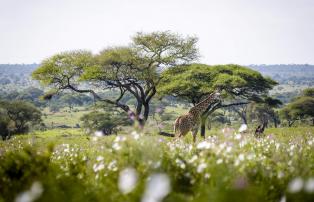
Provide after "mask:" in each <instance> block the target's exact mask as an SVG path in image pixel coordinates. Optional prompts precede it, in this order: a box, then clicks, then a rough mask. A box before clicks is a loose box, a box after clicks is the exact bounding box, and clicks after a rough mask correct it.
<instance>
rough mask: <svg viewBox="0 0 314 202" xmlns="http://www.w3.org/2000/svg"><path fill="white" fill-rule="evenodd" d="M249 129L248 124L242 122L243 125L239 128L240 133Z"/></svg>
mask: <svg viewBox="0 0 314 202" xmlns="http://www.w3.org/2000/svg"><path fill="white" fill-rule="evenodd" d="M246 130H247V125H246V124H242V125H241V126H240V128H239V133H242V132H244V131H246Z"/></svg>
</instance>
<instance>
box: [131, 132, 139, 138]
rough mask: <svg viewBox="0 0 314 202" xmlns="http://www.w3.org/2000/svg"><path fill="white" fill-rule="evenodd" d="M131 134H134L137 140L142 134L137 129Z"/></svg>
mask: <svg viewBox="0 0 314 202" xmlns="http://www.w3.org/2000/svg"><path fill="white" fill-rule="evenodd" d="M131 135H132V136H133V138H134V139H135V140H138V139H139V138H140V134H139V133H138V132H136V131H133V132H132V133H131Z"/></svg>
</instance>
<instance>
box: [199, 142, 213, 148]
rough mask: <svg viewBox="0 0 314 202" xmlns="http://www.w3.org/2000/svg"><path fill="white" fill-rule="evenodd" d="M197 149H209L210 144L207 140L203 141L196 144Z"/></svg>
mask: <svg viewBox="0 0 314 202" xmlns="http://www.w3.org/2000/svg"><path fill="white" fill-rule="evenodd" d="M196 148H197V149H209V148H211V144H210V143H209V142H207V141H203V142H200V143H198V144H197V146H196Z"/></svg>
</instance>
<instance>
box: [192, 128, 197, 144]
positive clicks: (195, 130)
mask: <svg viewBox="0 0 314 202" xmlns="http://www.w3.org/2000/svg"><path fill="white" fill-rule="evenodd" d="M197 131H198V126H194V127H193V128H192V135H193V142H196V135H197Z"/></svg>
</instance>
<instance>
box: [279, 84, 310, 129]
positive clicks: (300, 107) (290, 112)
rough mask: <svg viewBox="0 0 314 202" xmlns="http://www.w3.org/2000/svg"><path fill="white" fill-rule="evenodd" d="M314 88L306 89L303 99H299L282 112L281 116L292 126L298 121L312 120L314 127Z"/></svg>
mask: <svg viewBox="0 0 314 202" xmlns="http://www.w3.org/2000/svg"><path fill="white" fill-rule="evenodd" d="M312 94H313V88H308V89H305V90H304V92H303V96H302V97H297V98H296V99H294V101H292V102H291V103H289V104H288V105H286V106H285V107H284V108H283V109H282V110H281V116H282V117H283V118H284V119H286V120H287V121H288V125H289V126H291V125H292V124H293V123H294V122H295V121H296V120H300V119H305V118H310V119H311V120H312V124H313V125H314V97H313V96H312Z"/></svg>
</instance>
